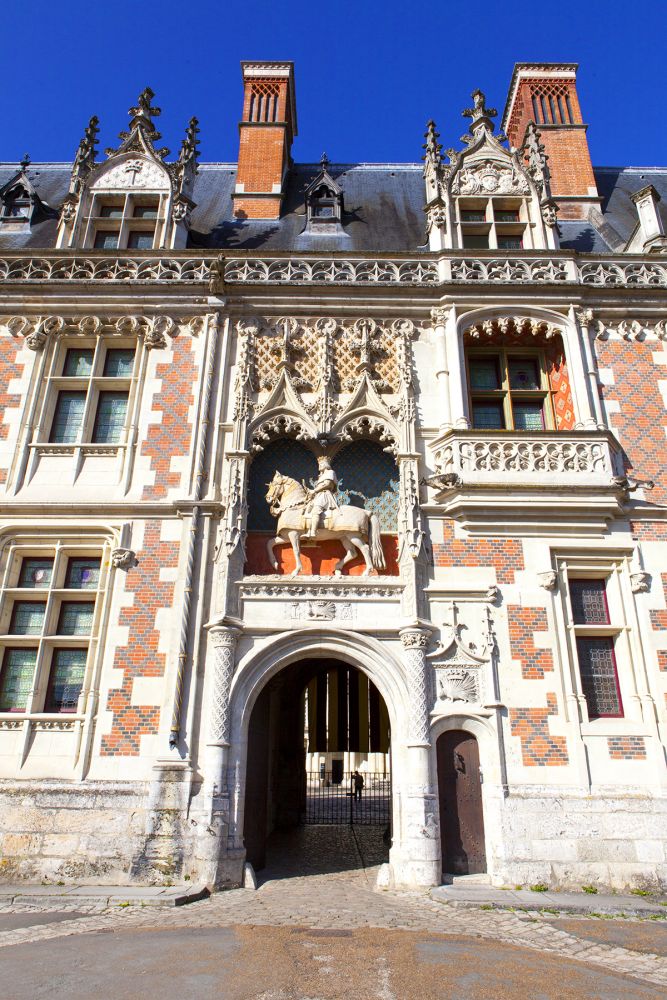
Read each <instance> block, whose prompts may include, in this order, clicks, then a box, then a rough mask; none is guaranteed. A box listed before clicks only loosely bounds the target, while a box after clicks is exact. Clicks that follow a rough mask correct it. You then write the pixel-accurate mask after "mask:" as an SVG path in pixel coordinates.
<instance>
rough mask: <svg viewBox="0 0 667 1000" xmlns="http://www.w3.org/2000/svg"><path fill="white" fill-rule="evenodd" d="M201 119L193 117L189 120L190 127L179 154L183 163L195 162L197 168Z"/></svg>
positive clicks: (186, 131) (187, 129)
mask: <svg viewBox="0 0 667 1000" xmlns="http://www.w3.org/2000/svg"><path fill="white" fill-rule="evenodd" d="M198 126H199V119H198V118H195V117H192V118H191V119H190V121H189V122H188V127H187V128H186V130H185V138H184V139H183V141H182V142H181V151H180V153H179V155H178V159H179V161H180V162H181V163H183V164H186V163H194V165H195V169H196V166H197V163H196V161H197V157H198V156H199V150H198V148H197V147H198V146H199V139H198V138H197V136H198V135H199V127H198Z"/></svg>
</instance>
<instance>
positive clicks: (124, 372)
mask: <svg viewBox="0 0 667 1000" xmlns="http://www.w3.org/2000/svg"><path fill="white" fill-rule="evenodd" d="M133 368H134V348H132V347H112V348H110V349H109V350H108V351H107V353H106V357H105V358H104V376H105V378H129V377H130V376H131V375H132V369H133Z"/></svg>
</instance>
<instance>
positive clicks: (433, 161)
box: [422, 118, 442, 167]
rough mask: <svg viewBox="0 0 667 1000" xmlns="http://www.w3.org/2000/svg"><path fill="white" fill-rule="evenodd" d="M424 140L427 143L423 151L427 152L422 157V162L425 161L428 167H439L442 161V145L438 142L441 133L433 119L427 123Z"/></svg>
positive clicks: (424, 144) (423, 146)
mask: <svg viewBox="0 0 667 1000" xmlns="http://www.w3.org/2000/svg"><path fill="white" fill-rule="evenodd" d="M424 138H425V139H426V142H425V143H423V145H422V149H425V150H426V152H425V154H424V156H422V160H424V161H425V163H426V164H427V166H428V165H430V166H433V167H437V166H439V164H440V162H441V160H442V144H441V143H439V142H438V139H439V138H440V133H439V132H437V131H436V128H435V122H434V121H433V119H432V118H431V119H430V120H429V121H428V122H427V123H426V131H425V132H424Z"/></svg>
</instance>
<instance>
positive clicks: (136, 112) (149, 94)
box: [128, 87, 162, 122]
mask: <svg viewBox="0 0 667 1000" xmlns="http://www.w3.org/2000/svg"><path fill="white" fill-rule="evenodd" d="M154 97H155V94H154V92H153V91H152V90H151V88H150V87H145V88H144V90H142V91H141V93H140V94H139V97H138V99H137V106H136V108H130V110H129V112H128V114H130V115H132V117H133V118H143V119H144V121H147V122H150V121H151V119H152V118H159V117H160V115H161V114H162V108H153V107H151V101H152V100H153V98H154Z"/></svg>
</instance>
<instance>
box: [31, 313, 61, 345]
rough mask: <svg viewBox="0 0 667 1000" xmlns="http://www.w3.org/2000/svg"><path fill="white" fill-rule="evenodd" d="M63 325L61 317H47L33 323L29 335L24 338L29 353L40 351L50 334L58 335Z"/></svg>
mask: <svg viewBox="0 0 667 1000" xmlns="http://www.w3.org/2000/svg"><path fill="white" fill-rule="evenodd" d="M64 325H65V321H64V320H63V318H62V317H61V316H48V317H46V318H45V319H38V320H36V321H34V324H33V328H32V331H31V333H28V334H27V335H26V338H25V342H26V345H27V346H28V347H29V348H30V350H31V351H40V350H41V349H42V347H44V344H45V343H46V341H47V339H48V337H49V336H50V335H51V334H55V333H60V331H61V330H62V329H63V327H64Z"/></svg>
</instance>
